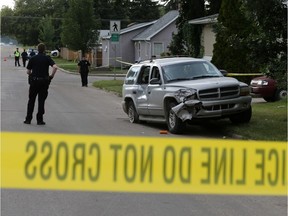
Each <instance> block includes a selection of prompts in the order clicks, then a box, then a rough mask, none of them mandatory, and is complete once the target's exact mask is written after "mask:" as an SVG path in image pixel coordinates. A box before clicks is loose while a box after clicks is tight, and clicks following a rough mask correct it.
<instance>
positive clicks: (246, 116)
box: [230, 106, 252, 124]
mask: <svg viewBox="0 0 288 216" xmlns="http://www.w3.org/2000/svg"><path fill="white" fill-rule="evenodd" d="M251 116H252V108H251V106H250V108H249V109H248V110H245V111H244V112H241V113H238V114H236V115H233V116H230V121H231V122H232V123H236V124H238V123H248V122H250V119H251Z"/></svg>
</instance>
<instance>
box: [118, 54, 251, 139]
mask: <svg viewBox="0 0 288 216" xmlns="http://www.w3.org/2000/svg"><path fill="white" fill-rule="evenodd" d="M122 95H123V101H122V107H123V110H124V112H125V113H127V115H128V117H129V120H130V122H131V123H138V122H140V121H159V122H160V121H162V122H166V123H167V126H168V129H169V131H170V132H171V133H181V132H182V131H183V129H184V127H185V125H186V123H187V122H190V121H193V120H194V119H203V120H204V119H208V118H209V119H217V118H230V120H231V121H232V122H233V123H246V122H249V121H250V119H251V115H252V109H251V100H252V98H251V96H250V90H249V86H248V85H247V84H245V83H242V82H239V81H238V80H237V79H235V78H231V77H225V76H223V74H222V73H221V72H220V71H219V70H218V69H217V68H216V67H215V66H214V65H213V64H211V63H210V62H208V61H206V60H204V59H195V58H183V57H179V58H164V59H155V60H151V61H143V62H140V63H136V64H134V65H132V66H131V67H130V69H129V71H128V73H127V75H126V78H125V80H124V84H123V89H122Z"/></svg>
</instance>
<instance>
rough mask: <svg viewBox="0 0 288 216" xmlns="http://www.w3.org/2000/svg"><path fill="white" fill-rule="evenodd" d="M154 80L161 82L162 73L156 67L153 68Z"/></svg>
mask: <svg viewBox="0 0 288 216" xmlns="http://www.w3.org/2000/svg"><path fill="white" fill-rule="evenodd" d="M153 78H156V79H158V80H160V71H159V68H158V67H156V66H154V67H153V68H152V72H151V79H153Z"/></svg>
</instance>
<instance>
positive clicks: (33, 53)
mask: <svg viewBox="0 0 288 216" xmlns="http://www.w3.org/2000/svg"><path fill="white" fill-rule="evenodd" d="M35 55H36V53H35V52H34V49H32V50H31V52H30V58H32V57H33V56H35Z"/></svg>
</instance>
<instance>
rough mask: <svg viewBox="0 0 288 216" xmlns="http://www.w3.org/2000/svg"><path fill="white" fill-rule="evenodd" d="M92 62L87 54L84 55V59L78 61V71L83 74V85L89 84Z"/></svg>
mask: <svg viewBox="0 0 288 216" xmlns="http://www.w3.org/2000/svg"><path fill="white" fill-rule="evenodd" d="M89 67H90V63H89V61H88V60H87V59H86V57H85V56H83V57H82V60H81V61H80V62H79V63H78V72H79V73H80V75H81V82H82V86H84V87H87V85H88V73H89Z"/></svg>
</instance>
